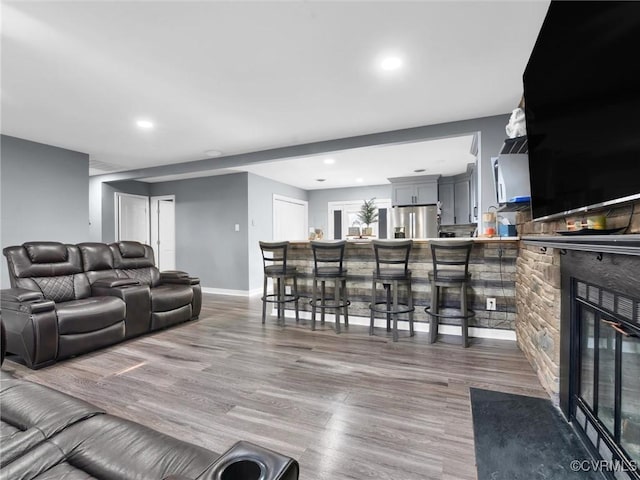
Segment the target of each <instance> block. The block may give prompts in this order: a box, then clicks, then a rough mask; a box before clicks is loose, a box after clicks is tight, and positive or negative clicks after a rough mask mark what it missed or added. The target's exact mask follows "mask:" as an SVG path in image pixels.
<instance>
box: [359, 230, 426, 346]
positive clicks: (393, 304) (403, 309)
mask: <svg viewBox="0 0 640 480" xmlns="http://www.w3.org/2000/svg"><path fill="white" fill-rule="evenodd" d="M371 244H372V245H373V252H374V255H375V257H376V269H375V270H374V271H373V281H372V283H371V304H370V305H369V308H370V309H371V323H370V325H369V335H373V325H374V317H375V313H376V312H378V313H384V314H386V316H387V332H388V331H390V330H391V317H393V341H394V342H397V341H398V315H399V314H401V313H408V314H409V334H410V335H411V336H412V337H413V334H414V332H413V312H414V310H415V308H414V306H413V293H412V291H411V270H409V254H410V253H411V246H412V245H413V241H412V240H400V241H399V240H372V241H371ZM378 283H382V285H383V286H384V289H385V290H386V299H385V300H384V301H382V302H378V301H376V286H377V284H378ZM401 285H406V287H407V299H408V300H407V303H406V304H402V303H399V302H398V288H399V287H400V286H401ZM392 296H393V301H392V300H391V298H392ZM378 305H384V306H385V308H384V309H383V308H379V307H378Z"/></svg>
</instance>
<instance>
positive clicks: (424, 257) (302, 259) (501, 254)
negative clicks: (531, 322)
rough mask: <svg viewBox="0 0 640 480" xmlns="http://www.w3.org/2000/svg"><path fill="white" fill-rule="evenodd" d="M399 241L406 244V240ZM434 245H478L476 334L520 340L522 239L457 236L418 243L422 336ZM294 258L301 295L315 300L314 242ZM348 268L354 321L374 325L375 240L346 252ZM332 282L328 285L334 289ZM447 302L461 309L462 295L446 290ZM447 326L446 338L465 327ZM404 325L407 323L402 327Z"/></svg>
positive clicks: (298, 248) (415, 262) (474, 262)
mask: <svg viewBox="0 0 640 480" xmlns="http://www.w3.org/2000/svg"><path fill="white" fill-rule="evenodd" d="M398 240H399V241H400V240H401V239H398ZM431 240H439V241H440V240H443V241H447V242H452V243H453V242H456V241H461V240H473V241H474V246H473V249H472V252H471V257H470V260H469V271H470V272H471V284H470V288H469V295H468V296H469V306H470V308H471V309H473V310H475V312H476V316H475V317H474V318H472V319H471V320H470V326H471V327H473V328H472V330H471V333H470V335H471V336H474V335H475V336H488V337H492V336H493V337H497V338H509V339H515V334H514V332H513V330H514V325H513V324H514V321H515V311H516V305H515V272H516V257H517V255H518V246H519V240H520V238H519V237H503V238H499V237H493V238H485V237H477V238H470V237H454V238H431V239H429V238H427V239H420V240H414V241H413V248H412V250H411V255H410V258H409V262H410V268H411V271H412V289H413V295H414V303H415V305H416V311H415V317H414V319H415V321H416V322H418V326H417V330H418V331H421V330H422V331H425V330H426V329H427V325H426V324H427V323H428V316H427V314H426V313H425V311H424V307H426V306H427V305H428V304H429V301H430V288H431V287H430V284H429V281H428V273H429V271H431V270H432V268H433V266H432V259H431V249H430V248H429V241H431ZM289 258H290V260H289V264H291V265H295V266H296V267H297V268H298V272H299V280H298V285H299V286H298V288H299V290H300V292H301V294H302V295H304V296H307V297H310V296H311V285H312V278H313V274H312V272H313V252H312V250H311V245H310V242H309V241H308V240H306V241H294V242H290V250H289ZM345 265H346V268H347V269H348V275H347V290H348V294H349V297H350V300H351V306H350V307H349V316H350V317H356V318H357V317H360V318H361V319H362V321H363V323H366V324H368V318H369V315H370V311H369V302H370V296H371V275H372V272H373V270H374V268H375V258H374V255H373V248H372V246H371V239H365V238H363V239H353V240H349V241H348V242H347V246H346V250H345ZM330 283H331V282H328V283H327V286H328V287H329V284H330ZM331 288H333V286H332V285H331ZM487 297H493V298H495V299H496V305H497V310H496V311H487V310H486V298H487ZM444 302H445V306H454V305H458V292H457V291H456V289H444ZM300 306H301V308H302V309H303V310H307V311H309V310H310V306H309V305H308V300H307V301H301V302H300ZM328 312H331V311H328ZM331 313H333V312H331ZM303 317H304V314H303ZM401 318H402V316H401ZM405 318H406V317H405ZM380 321H382V319H380ZM404 323H406V322H404ZM377 324H378V323H376V325H377ZM443 324H445V326H444V327H443V329H442V332H443V333H456V332H457V333H456V334H459V332H460V328H459V326H457V325H459V324H460V323H459V320H452V319H446V320H444V321H443ZM403 325H404V324H403V323H401V326H403ZM405 326H406V325H405ZM489 330H492V332H489Z"/></svg>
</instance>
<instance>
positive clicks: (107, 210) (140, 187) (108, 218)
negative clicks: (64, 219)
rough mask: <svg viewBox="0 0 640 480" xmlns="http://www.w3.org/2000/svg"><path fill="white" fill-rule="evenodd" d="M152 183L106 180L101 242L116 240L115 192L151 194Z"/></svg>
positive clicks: (103, 186)
mask: <svg viewBox="0 0 640 480" xmlns="http://www.w3.org/2000/svg"><path fill="white" fill-rule="evenodd" d="M150 191H151V189H150V184H149V183H144V182H136V181H135V180H123V181H120V182H105V183H103V184H102V198H101V201H102V238H101V239H100V240H96V241H99V242H100V241H101V242H106V243H111V242H115V241H116V231H115V230H116V221H115V220H116V219H115V205H116V204H115V194H116V193H131V194H133V195H144V196H149V195H150V193H149V192H150Z"/></svg>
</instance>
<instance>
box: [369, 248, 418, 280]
mask: <svg viewBox="0 0 640 480" xmlns="http://www.w3.org/2000/svg"><path fill="white" fill-rule="evenodd" d="M371 245H372V246H373V253H374V255H375V257H376V275H380V267H381V266H382V268H385V267H386V266H387V265H391V267H390V268H398V267H399V268H398V270H399V269H400V268H402V269H404V274H405V275H407V274H408V272H409V254H410V253H411V247H412V246H413V240H371Z"/></svg>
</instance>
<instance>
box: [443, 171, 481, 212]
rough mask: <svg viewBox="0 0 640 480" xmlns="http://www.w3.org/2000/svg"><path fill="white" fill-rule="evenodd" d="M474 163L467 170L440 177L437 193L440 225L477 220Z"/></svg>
mask: <svg viewBox="0 0 640 480" xmlns="http://www.w3.org/2000/svg"><path fill="white" fill-rule="evenodd" d="M475 175H476V172H475V164H473V163H470V164H469V165H468V166H467V171H466V172H465V173H461V174H459V175H454V176H451V177H440V182H439V184H438V195H439V200H440V207H441V216H440V223H441V224H442V225H462V224H468V223H475V222H476V221H477V204H478V200H477V187H476V185H477V183H476V180H475Z"/></svg>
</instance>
